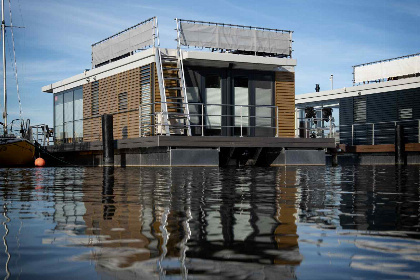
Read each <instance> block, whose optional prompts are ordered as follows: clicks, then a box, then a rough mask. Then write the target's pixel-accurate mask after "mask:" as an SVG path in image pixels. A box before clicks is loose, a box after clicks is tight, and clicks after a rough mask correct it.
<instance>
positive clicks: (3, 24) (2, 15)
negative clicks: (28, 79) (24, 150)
mask: <svg viewBox="0 0 420 280" xmlns="http://www.w3.org/2000/svg"><path fill="white" fill-rule="evenodd" d="M1 34H2V39H3V40H2V43H3V94H4V99H3V105H4V111H3V119H4V134H5V135H6V134H7V92H6V40H5V39H6V38H5V34H6V25H5V23H4V0H1Z"/></svg>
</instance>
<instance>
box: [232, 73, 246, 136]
mask: <svg viewBox="0 0 420 280" xmlns="http://www.w3.org/2000/svg"><path fill="white" fill-rule="evenodd" d="M248 83H249V80H248V77H235V78H234V82H233V84H234V88H233V91H234V92H233V94H234V105H235V107H234V108H235V110H234V112H235V127H236V128H235V135H239V134H241V128H240V127H241V126H242V134H247V131H249V130H248V127H249V118H248V116H249V108H250V107H249V106H248V105H249V89H248Z"/></svg>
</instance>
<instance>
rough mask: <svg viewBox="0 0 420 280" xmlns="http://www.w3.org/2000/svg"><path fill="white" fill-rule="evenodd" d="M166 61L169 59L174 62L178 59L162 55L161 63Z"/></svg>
mask: <svg viewBox="0 0 420 280" xmlns="http://www.w3.org/2000/svg"><path fill="white" fill-rule="evenodd" d="M167 61H170V62H172V61H173V62H175V61H178V59H177V58H176V57H162V62H163V63H165V62H167Z"/></svg>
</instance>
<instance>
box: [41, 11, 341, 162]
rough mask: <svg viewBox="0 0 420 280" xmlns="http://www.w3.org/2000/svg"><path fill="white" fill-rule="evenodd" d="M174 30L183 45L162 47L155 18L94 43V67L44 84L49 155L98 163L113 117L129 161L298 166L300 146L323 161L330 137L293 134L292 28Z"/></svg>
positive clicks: (123, 158) (121, 158) (180, 25)
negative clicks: (49, 103)
mask: <svg viewBox="0 0 420 280" xmlns="http://www.w3.org/2000/svg"><path fill="white" fill-rule="evenodd" d="M176 31H177V37H176V38H177V39H176V42H177V46H176V48H174V49H168V48H162V47H160V39H159V30H158V25H157V18H151V19H148V20H146V21H144V22H142V23H139V24H137V25H135V26H133V27H131V28H129V29H126V30H124V31H122V32H120V33H118V34H116V35H113V36H111V37H109V38H106V39H104V40H102V41H100V42H98V43H96V44H93V45H92V69H89V70H86V71H84V72H83V73H81V74H78V75H76V76H73V77H70V78H67V79H64V80H62V81H59V82H56V83H53V84H50V85H47V86H45V87H43V88H42V90H43V91H44V92H48V93H52V94H53V95H54V131H55V138H54V144H55V145H54V146H52V147H49V150H50V152H54V153H61V154H60V156H62V157H66V158H67V159H69V158H78V163H82V162H83V163H85V164H89V165H100V164H101V151H102V142H101V140H102V130H101V116H102V115H103V114H112V115H113V129H114V131H113V136H114V139H115V140H116V141H115V147H116V164H121V165H123V166H124V165H171V166H174V165H219V164H220V165H225V164H238V162H242V163H244V164H258V163H260V164H264V165H270V164H286V160H287V156H289V163H290V164H293V163H294V162H295V163H299V160H298V159H299V158H301V157H300V156H299V155H300V153H303V152H305V151H303V150H302V149H306V152H307V153H309V154H310V155H311V156H309V157H307V158H311V159H314V158H315V160H313V161H312V163H316V164H323V163H324V162H325V156H324V152H323V151H322V149H323V148H327V147H332V146H333V145H334V143H333V141H331V139H319V140H308V139H303V140H302V139H297V138H295V73H294V68H295V66H296V59H293V58H292V31H288V30H278V29H269V28H259V27H250V26H240V25H231V24H222V23H212V22H202V21H191V20H181V19H177V20H176ZM293 149H297V150H293ZM299 149H300V150H299ZM320 149H321V150H320ZM319 150H320V151H319ZM314 153H315V154H316V155H314ZM70 154H71V155H72V156H71V157H70V156H69V155H70ZM76 154H77V156H76V157H75V155H76ZM308 163H311V161H308Z"/></svg>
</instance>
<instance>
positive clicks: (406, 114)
mask: <svg viewBox="0 0 420 280" xmlns="http://www.w3.org/2000/svg"><path fill="white" fill-rule="evenodd" d="M399 116H400V119H401V120H404V119H412V118H413V108H404V109H403V108H400V110H399Z"/></svg>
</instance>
